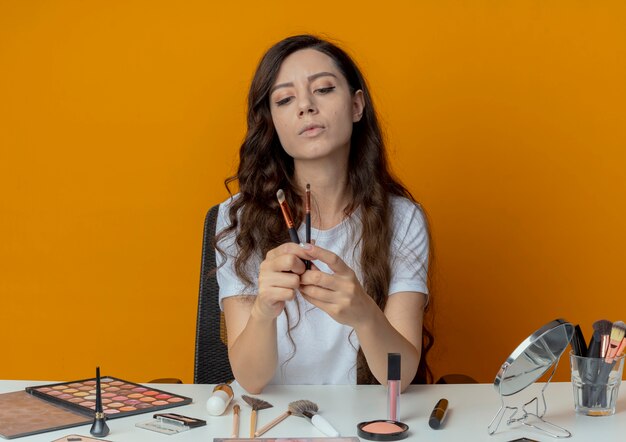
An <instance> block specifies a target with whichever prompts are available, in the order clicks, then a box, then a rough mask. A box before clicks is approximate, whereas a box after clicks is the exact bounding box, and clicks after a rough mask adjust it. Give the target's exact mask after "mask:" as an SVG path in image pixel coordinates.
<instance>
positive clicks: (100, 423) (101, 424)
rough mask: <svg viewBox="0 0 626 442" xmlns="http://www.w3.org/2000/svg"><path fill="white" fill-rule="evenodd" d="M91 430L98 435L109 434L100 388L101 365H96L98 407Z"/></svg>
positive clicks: (94, 434)
mask: <svg viewBox="0 0 626 442" xmlns="http://www.w3.org/2000/svg"><path fill="white" fill-rule="evenodd" d="M89 432H90V433H91V434H92V435H93V436H96V437H104V436H106V435H107V434H109V426H108V425H107V423H106V417H105V416H104V411H103V410H102V390H101V388H100V367H96V409H95V416H94V418H93V424H92V425H91V430H89Z"/></svg>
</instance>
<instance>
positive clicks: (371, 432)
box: [357, 353, 409, 441]
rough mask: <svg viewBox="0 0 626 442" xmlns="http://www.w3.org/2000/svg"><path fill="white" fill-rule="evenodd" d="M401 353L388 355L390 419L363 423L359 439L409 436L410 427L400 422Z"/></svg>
mask: <svg viewBox="0 0 626 442" xmlns="http://www.w3.org/2000/svg"><path fill="white" fill-rule="evenodd" d="M401 356H402V355H401V354H400V353H388V354H387V414H388V417H389V418H388V419H386V420H385V419H381V420H375V421H369V422H361V423H360V424H358V425H357V431H358V433H357V434H358V435H359V437H362V438H363V439H367V440H375V441H387V440H401V439H406V438H407V437H408V436H409V426H408V425H407V424H405V423H403V422H400V421H398V417H399V416H400V387H401V379H402V377H401V373H402V370H401V368H402V358H401Z"/></svg>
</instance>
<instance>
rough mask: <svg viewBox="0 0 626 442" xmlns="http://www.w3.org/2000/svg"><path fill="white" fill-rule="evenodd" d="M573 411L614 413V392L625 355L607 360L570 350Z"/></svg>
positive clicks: (622, 368) (615, 396) (607, 414)
mask: <svg viewBox="0 0 626 442" xmlns="http://www.w3.org/2000/svg"><path fill="white" fill-rule="evenodd" d="M570 365H571V367H572V388H573V390H574V408H575V409H576V413H578V414H583V415H586V416H612V415H613V414H615V403H616V402H617V393H618V391H619V386H620V384H621V383H622V374H623V373H624V355H622V356H620V357H619V358H615V359H614V360H612V361H607V360H605V359H602V358H585V357H582V356H576V355H575V354H573V353H570Z"/></svg>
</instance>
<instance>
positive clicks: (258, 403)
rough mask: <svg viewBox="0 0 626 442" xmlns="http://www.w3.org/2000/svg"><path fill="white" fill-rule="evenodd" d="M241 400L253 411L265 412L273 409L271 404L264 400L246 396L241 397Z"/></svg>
mask: <svg viewBox="0 0 626 442" xmlns="http://www.w3.org/2000/svg"><path fill="white" fill-rule="evenodd" d="M241 399H243V400H244V401H246V404H248V405H250V406H251V407H252V409H253V410H264V409H266V408H271V407H273V405H272V404H270V403H269V402H266V401H264V400H263V399H259V398H256V397H252V396H248V395H246V394H242V395H241Z"/></svg>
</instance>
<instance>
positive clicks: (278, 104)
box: [276, 97, 291, 106]
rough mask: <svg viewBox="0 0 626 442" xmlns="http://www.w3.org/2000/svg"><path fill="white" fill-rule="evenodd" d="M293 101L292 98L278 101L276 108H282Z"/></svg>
mask: <svg viewBox="0 0 626 442" xmlns="http://www.w3.org/2000/svg"><path fill="white" fill-rule="evenodd" d="M290 101H291V97H285V98H282V99H280V100H278V101H276V106H282V105H283V104H287V103H289V102H290Z"/></svg>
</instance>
